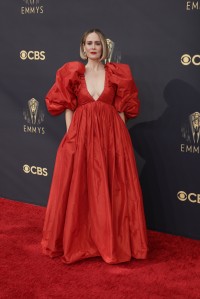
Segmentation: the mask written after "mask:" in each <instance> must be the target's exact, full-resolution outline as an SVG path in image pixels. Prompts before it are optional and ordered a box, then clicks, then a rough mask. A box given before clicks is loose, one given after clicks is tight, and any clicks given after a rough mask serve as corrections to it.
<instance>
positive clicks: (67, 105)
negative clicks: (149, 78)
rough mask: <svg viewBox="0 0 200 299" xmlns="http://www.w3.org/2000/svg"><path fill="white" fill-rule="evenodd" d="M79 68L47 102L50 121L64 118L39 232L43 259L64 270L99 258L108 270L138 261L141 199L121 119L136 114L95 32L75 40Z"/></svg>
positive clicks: (123, 79)
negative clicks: (58, 261)
mask: <svg viewBox="0 0 200 299" xmlns="http://www.w3.org/2000/svg"><path fill="white" fill-rule="evenodd" d="M80 55H81V58H83V59H86V60H87V63H86V65H84V64H83V63H80V62H69V63H66V64H64V66H62V67H61V68H60V69H59V70H58V71H57V75H56V82H55V84H54V85H53V87H52V88H51V89H50V91H49V92H48V94H47V96H46V104H47V108H48V110H49V112H50V113H51V114H52V115H57V114H60V113H62V112H64V111H65V119H66V126H67V132H66V134H65V136H64V138H63V140H62V141H61V144H60V146H59V148H58V152H57V158H56V163H55V168H54V175H53V180H52V185H51V191H50V196H49V202H48V206H47V211H46V217H45V224H44V229H43V239H42V247H43V252H44V253H45V254H46V255H49V256H50V257H56V256H62V260H63V262H65V263H73V262H75V261H78V260H81V259H84V258H89V257H94V256H101V257H102V258H103V260H104V261H105V262H107V263H109V264H115V263H121V262H126V261H130V260H131V257H134V258H137V259H144V258H146V255H147V238H146V227H145V218H144V212H143V204H142V193H141V189H140V185H139V180H138V175H137V169H136V164H135V159H134V154H133V149H132V142H131V139H130V135H129V132H128V130H127V128H126V125H125V123H124V122H125V120H127V119H129V118H132V117H135V116H136V115H137V114H138V108H139V100H138V92H137V88H136V86H135V83H134V81H133V78H132V75H131V72H130V68H129V66H128V65H125V64H117V63H107V64H105V65H104V64H103V63H102V61H103V60H104V59H106V58H107V55H108V47H107V43H106V39H105V36H104V34H103V33H102V32H101V31H100V30H98V29H92V30H89V31H87V32H86V33H85V34H84V35H83V37H82V40H81V45H80Z"/></svg>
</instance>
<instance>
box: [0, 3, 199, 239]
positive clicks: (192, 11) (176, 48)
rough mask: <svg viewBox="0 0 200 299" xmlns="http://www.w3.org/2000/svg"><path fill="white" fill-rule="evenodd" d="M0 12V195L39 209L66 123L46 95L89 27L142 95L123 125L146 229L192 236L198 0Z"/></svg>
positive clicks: (6, 6) (195, 230) (21, 6)
mask: <svg viewBox="0 0 200 299" xmlns="http://www.w3.org/2000/svg"><path fill="white" fill-rule="evenodd" d="M0 15H1V17H0V22H1V24H0V26H1V33H0V39H1V48H0V51H1V56H0V62H1V67H0V75H1V85H0V101H1V118H0V120H1V126H0V134H1V136H0V138H1V146H0V159H1V161H0V163H1V170H0V184H1V189H0V196H2V197H5V198H10V199H14V200H19V201H24V202H31V203H35V204H38V205H46V203H47V199H48V193H49V187H50V182H51V178H52V172H53V167H54V161H55V155H56V150H57V147H58V144H59V142H60V140H61V138H62V136H63V135H64V132H65V123H64V116H63V115H61V116H59V117H51V116H50V115H49V114H48V113H47V110H46V107H45V103H44V98H45V94H46V93H47V91H48V90H49V88H50V87H51V86H52V84H53V82H54V79H55V73H56V70H57V69H58V68H59V67H60V66H61V65H63V64H64V63H65V62H67V61H74V60H80V58H79V42H80V37H81V35H82V33H83V32H84V31H86V30H87V29H89V28H94V27H97V28H100V29H102V30H103V31H104V32H105V34H106V35H107V37H109V38H111V39H112V40H114V41H115V43H116V45H117V48H118V49H120V51H121V54H122V60H121V61H122V62H124V63H128V64H129V65H130V66H131V69H132V72H133V75H134V77H135V81H136V84H137V86H138V88H139V91H140V100H141V113H140V116H139V117H138V118H137V119H134V120H130V121H129V122H128V124H127V127H128V129H129V131H130V134H131V138H132V141H133V146H134V149H135V154H136V158H137V165H138V170H139V172H140V179H141V185H142V190H143V194H144V204H145V213H146V219H147V224H148V228H151V229H155V230H159V231H164V232H170V233H173V234H179V235H184V236H189V237H193V238H197V239H199V238H200V227H199V225H198V219H199V215H200V195H199V194H200V183H199V176H198V170H199V157H200V156H199V155H200V136H199V135H200V114H199V113H200V104H199V101H200V97H199V94H200V85H199V73H200V72H199V70H200V51H199V48H200V47H199V38H198V36H199V25H200V2H199V1H173V0H169V1H164V0H161V1H160V0H155V1H148V0H143V1H136V0H133V1H132V0H129V1H128V0H126V1H121V0H115V1H114V0H113V1H105V0H102V1H78V0H74V1H71V2H70V1H64V0H59V1H55V0H54V1H53V0H51V1H50V0H49V1H47V0H19V1H1V3H0ZM31 111H32V112H31Z"/></svg>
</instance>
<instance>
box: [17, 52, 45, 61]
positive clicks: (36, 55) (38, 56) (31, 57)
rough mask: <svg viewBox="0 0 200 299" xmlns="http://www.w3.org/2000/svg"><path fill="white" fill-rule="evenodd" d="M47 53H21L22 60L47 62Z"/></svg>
mask: <svg viewBox="0 0 200 299" xmlns="http://www.w3.org/2000/svg"><path fill="white" fill-rule="evenodd" d="M45 54H46V53H45V51H25V50H22V51H21V52H20V58H21V59H22V60H27V59H28V60H45V59H46V57H45Z"/></svg>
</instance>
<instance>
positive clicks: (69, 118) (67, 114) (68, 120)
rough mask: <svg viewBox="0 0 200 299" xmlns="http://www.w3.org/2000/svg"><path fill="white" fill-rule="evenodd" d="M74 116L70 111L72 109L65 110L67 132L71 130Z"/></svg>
mask: <svg viewBox="0 0 200 299" xmlns="http://www.w3.org/2000/svg"><path fill="white" fill-rule="evenodd" d="M73 114H74V112H73V111H72V110H70V109H66V110H65V123H66V129H67V131H68V130H69V127H70V124H71V121H72V117H73Z"/></svg>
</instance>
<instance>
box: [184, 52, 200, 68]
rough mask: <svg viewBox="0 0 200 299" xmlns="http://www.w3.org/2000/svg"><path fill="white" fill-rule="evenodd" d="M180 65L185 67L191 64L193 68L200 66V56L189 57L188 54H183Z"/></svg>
mask: <svg viewBox="0 0 200 299" xmlns="http://www.w3.org/2000/svg"><path fill="white" fill-rule="evenodd" d="M181 63H182V64H183V65H184V66H186V65H190V64H193V65H195V66H198V65H200V54H196V55H193V56H190V55H189V54H183V55H182V56H181Z"/></svg>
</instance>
